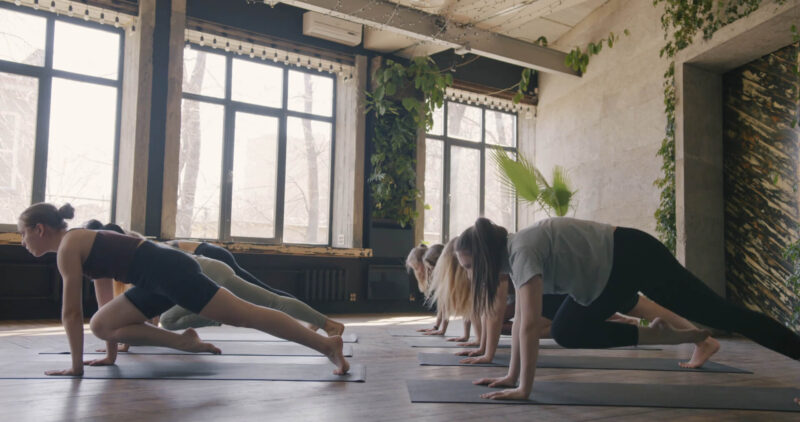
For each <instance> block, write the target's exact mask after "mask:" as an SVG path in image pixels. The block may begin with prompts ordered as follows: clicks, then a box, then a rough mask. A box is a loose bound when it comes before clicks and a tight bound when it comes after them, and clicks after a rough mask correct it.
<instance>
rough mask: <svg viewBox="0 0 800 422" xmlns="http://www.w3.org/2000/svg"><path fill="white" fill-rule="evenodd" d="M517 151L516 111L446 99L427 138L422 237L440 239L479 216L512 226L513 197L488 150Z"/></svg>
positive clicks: (437, 240)
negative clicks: (496, 109) (508, 111)
mask: <svg viewBox="0 0 800 422" xmlns="http://www.w3.org/2000/svg"><path fill="white" fill-rule="evenodd" d="M494 147H498V148H503V149H505V150H506V151H508V152H509V153H511V154H516V148H517V118H516V115H514V114H510V113H503V112H500V111H495V110H491V109H488V108H483V107H477V106H472V105H467V104H462V103H458V102H453V101H448V102H446V103H445V106H444V107H443V108H441V109H439V110H437V111H436V114H434V126H433V129H431V130H430V131H429V132H428V133H427V139H426V141H425V187H424V189H425V203H426V204H427V205H428V206H429V208H428V209H426V210H425V218H424V232H425V234H424V240H425V241H427V242H429V243H443V242H446V241H447V240H449V239H451V238H453V237H455V236H458V235H459V234H460V233H461V231H463V230H464V229H466V228H467V227H469V226H470V225H472V223H474V222H475V219H476V218H478V217H479V216H481V215H482V216H485V217H487V218H489V219H491V220H492V221H494V222H495V223H497V224H499V225H501V226H503V227H505V228H506V229H508V230H509V231H515V230H516V200H515V197H514V195H513V194H512V193H511V191H510V190H509V189H507V188H506V187H505V186H503V184H502V183H501V181H500V178H499V177H498V175H497V169H496V166H495V165H494V162H493V161H492V159H491V148H494Z"/></svg>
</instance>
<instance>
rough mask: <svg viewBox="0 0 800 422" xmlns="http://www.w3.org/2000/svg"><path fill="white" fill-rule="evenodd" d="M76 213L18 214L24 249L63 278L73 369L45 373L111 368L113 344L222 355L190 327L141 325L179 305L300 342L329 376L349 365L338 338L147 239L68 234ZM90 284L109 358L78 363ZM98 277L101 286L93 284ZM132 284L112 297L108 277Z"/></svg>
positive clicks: (45, 207) (94, 324)
mask: <svg viewBox="0 0 800 422" xmlns="http://www.w3.org/2000/svg"><path fill="white" fill-rule="evenodd" d="M74 213H75V210H74V209H73V208H72V206H70V205H69V204H66V205H64V206H62V207H61V208H58V209H56V207H55V206H53V205H51V204H46V203H39V204H34V205H32V206H30V207H29V208H28V209H26V210H25V211H24V212H23V213H22V214H21V215H20V217H19V222H18V224H17V225H18V230H19V232H20V234H21V235H22V245H23V246H25V248H26V249H27V250H28V251H29V252H30V253H31V254H33V255H34V256H36V257H39V256H42V255H44V254H45V253H47V252H56V253H57V257H56V260H57V265H58V271H59V272H60V273H61V278H62V279H63V284H64V289H63V305H62V323H63V325H64V329H65V330H66V332H67V338H68V339H69V346H70V351H71V355H72V367H71V368H69V369H64V370H54V371H47V372H45V374H47V375H83V365H84V363H86V364H88V365H113V364H114V362H115V361H116V357H117V343H127V344H132V345H146V346H163V347H170V348H173V349H178V350H183V351H187V352H197V353H202V352H209V353H220V350H219V349H218V348H216V347H215V346H214V345H213V344H210V343H205V342H203V341H202V340H201V339H200V337H199V336H198V335H197V333H196V332H195V331H194V330H193V329H188V330H186V331H184V332H183V333H182V334H177V333H173V332H171V331H167V330H164V329H161V328H158V327H155V326H153V325H150V324H145V321H146V320H148V319H150V318H152V317H154V316H156V315H159V314H161V313H162V312H164V311H166V310H167V309H169V308H171V307H172V306H174V305H176V304H177V305H180V306H182V307H184V308H186V309H189V310H191V311H192V312H195V313H197V314H199V315H201V316H204V317H206V318H209V319H211V320H214V321H219V322H222V323H225V324H228V325H234V326H238V327H248V328H255V329H258V330H261V331H264V332H267V333H269V334H273V335H275V336H278V337H281V338H283V339H286V340H290V341H294V342H296V343H300V344H302V345H304V346H307V347H310V348H312V349H314V350H316V351H318V352H320V353H322V354H324V355H325V356H326V357H327V358H328V359H329V360H330V361H331V362H332V363H333V364H334V365H335V366H336V370H334V374H337V375H342V374H345V373H347V371H348V369H349V368H350V366H349V364H348V363H347V360H345V358H344V356H343V354H342V347H343V343H342V338H341V337H339V336H331V337H325V336H321V335H319V334H317V333H315V332H313V331H311V330H308V329H307V328H305V327H303V326H302V325H300V324H299V323H298V322H297V321H295V320H294V319H292V318H291V317H289V316H288V315H286V314H284V313H283V312H279V311H276V310H273V309H269V308H265V307H262V306H257V305H253V304H251V303H248V302H246V301H244V300H242V299H239V298H238V297H236V296H234V295H233V294H232V293H231V292H230V291H228V290H227V289H224V288H220V287H219V286H218V285H216V284H215V283H214V282H212V281H211V280H209V279H208V277H206V276H205V275H203V274H202V272H200V266H199V265H198V264H197V262H196V261H195V260H194V259H192V258H191V257H190V256H189V255H187V254H186V253H185V252H182V251H180V250H177V249H173V248H170V247H167V246H159V245H157V244H155V243H153V242H151V241H148V240H143V239H140V238H137V237H134V236H128V235H123V234H119V233H115V232H111V231H105V230H101V231H94V230H87V229H74V230H69V231H67V223H66V222H65V221H64V220H65V219H71V218H72V217H73V216H74ZM84 275H86V276H87V277H88V278H92V279H95V280H98V282H96V283H95V291H96V293H97V302H98V305H99V306H100V309H98V311H97V313H95V314H94V316H93V317H92V320H91V323H90V326H91V329H92V332H93V333H94V334H95V335H96V336H97V337H99V338H100V339H103V340H105V341H106V347H107V355H106V357H104V358H102V359H96V360H91V361H87V362H84V361H83V307H82V304H81V293H82V292H81V289H82V286H83V276H84ZM100 279H104V280H103V282H99V280H100ZM110 279H116V280H119V281H122V282H124V283H130V284H133V285H134V287H133V288H132V289H130V290H128V291H127V292H125V294H124V295H121V296H118V297H116V298H114V299H111V297H112V286H111V280H110Z"/></svg>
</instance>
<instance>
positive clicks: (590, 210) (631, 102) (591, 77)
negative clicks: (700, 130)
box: [520, 0, 668, 233]
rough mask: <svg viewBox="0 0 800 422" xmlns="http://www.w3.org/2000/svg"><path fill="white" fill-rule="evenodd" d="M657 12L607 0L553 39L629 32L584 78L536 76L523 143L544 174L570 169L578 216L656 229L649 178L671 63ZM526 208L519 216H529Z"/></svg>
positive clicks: (654, 171) (565, 41) (628, 0)
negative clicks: (529, 136)
mask: <svg viewBox="0 0 800 422" xmlns="http://www.w3.org/2000/svg"><path fill="white" fill-rule="evenodd" d="M660 16H661V8H660V7H659V8H655V7H653V5H652V2H650V1H641V0H611V1H609V2H608V3H606V4H605V5H603V6H602V7H600V8H599V9H598V10H596V11H595V12H594V13H593V14H591V15H590V16H588V17H587V18H586V19H585V20H584V21H582V22H581V23H580V24H579V25H578V26H576V27H575V28H574V29H573V30H572V31H570V32H569V33H567V34H565V35H564V36H563V37H562V38H561V39H559V40H558V42H557V43H555V44H552V45H551V46H552V47H554V48H556V49H559V50H562V51H569V50H570V49H571V48H572V47H573V46H576V45H577V46H581V47H582V48H585V47H586V45H587V44H588V43H589V42H593V41H597V40H599V39H601V38H605V37H607V36H608V33H609V32H610V31H613V32H614V33H615V34H620V35H621V34H622V33H623V31H624V30H625V29H628V30H629V31H630V36H627V37H626V36H624V35H621V39H620V40H619V41H618V42H617V43H616V44H615V45H614V48H612V49H608V46H604V48H603V50H602V51H601V52H600V54H599V55H597V56H593V57H592V58H591V59H590V63H589V67H588V69H587V72H586V73H585V74H584V75H583V77H581V78H576V77H570V76H560V75H554V74H547V73H540V74H539V78H540V79H539V83H540V86H539V95H540V101H539V106H538V109H537V112H538V114H537V118H536V134H535V137H534V138H535V140H534V143H535V145H534V147H533V148H530V146H524V147H523V148H522V149H523V151H526V152H528V153H529V151H531V150H532V151H535V157H534V161H535V164H536V165H537V166H538V167H539V168H540V169H541V170H542V172H543V173H544V174H545V176H547V177H548V178H549V177H550V172H551V169H552V167H553V166H554V165H561V166H563V167H565V168H566V169H567V170H568V171H569V175H570V177H571V180H572V183H573V185H574V188H576V189H577V190H578V193H577V196H576V197H575V202H574V204H575V210H574V216H575V217H578V218H584V219H592V220H596V221H602V222H607V223H611V224H616V225H624V226H629V227H635V228H638V229H641V230H645V231H647V232H649V233H655V219H654V217H653V213H654V212H655V210H656V208H657V207H658V201H659V191H658V189H657V188H656V187H655V186H653V181H654V180H655V179H656V178H658V177H659V176H660V174H661V171H660V168H661V159H660V157H658V156H656V152H657V151H658V148H659V147H660V145H661V140H662V139H663V137H664V125H665V123H666V118H665V116H664V104H663V89H662V81H663V74H664V71H665V70H666V69H667V65H668V62H667V60H665V59H661V58H659V55H658V52H659V50H660V48H661V46H662V45H663V44H664V40H663V35H662V34H663V32H662V30H661V26H660V22H659V17H660ZM529 158H530V157H529ZM527 212H528V213H529V214H530V213H531V211H530V207H529V208H528V211H527ZM524 213H525V212H524V211H523V212H522V213H521V215H520V221H530V215H529V216H524V215H523V214H524ZM538 214H539V213H537V215H536V216H535V217H536V218H539V217H540V215H538ZM569 215H573V213H570V214H569Z"/></svg>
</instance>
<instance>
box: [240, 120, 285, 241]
mask: <svg viewBox="0 0 800 422" xmlns="http://www.w3.org/2000/svg"><path fill="white" fill-rule="evenodd" d="M235 132H236V133H235V134H234V140H233V193H232V203H231V236H240V237H262V238H273V237H275V188H276V185H277V173H278V162H277V159H276V157H277V156H278V119H276V118H274V117H267V116H260V115H256V114H249V113H236V131H235Z"/></svg>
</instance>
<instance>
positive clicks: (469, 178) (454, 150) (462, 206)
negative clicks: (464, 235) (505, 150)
mask: <svg viewBox="0 0 800 422" xmlns="http://www.w3.org/2000/svg"><path fill="white" fill-rule="evenodd" d="M480 181H481V153H480V151H478V150H477V149H472V148H462V147H455V146H454V147H451V149H450V238H451V239H452V238H453V237H456V236H458V235H460V234H461V232H462V231H463V230H464V229H466V228H467V227H469V226H471V225H472V224H474V223H475V219H476V218H478V216H479V215H480V188H481V187H480Z"/></svg>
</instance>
